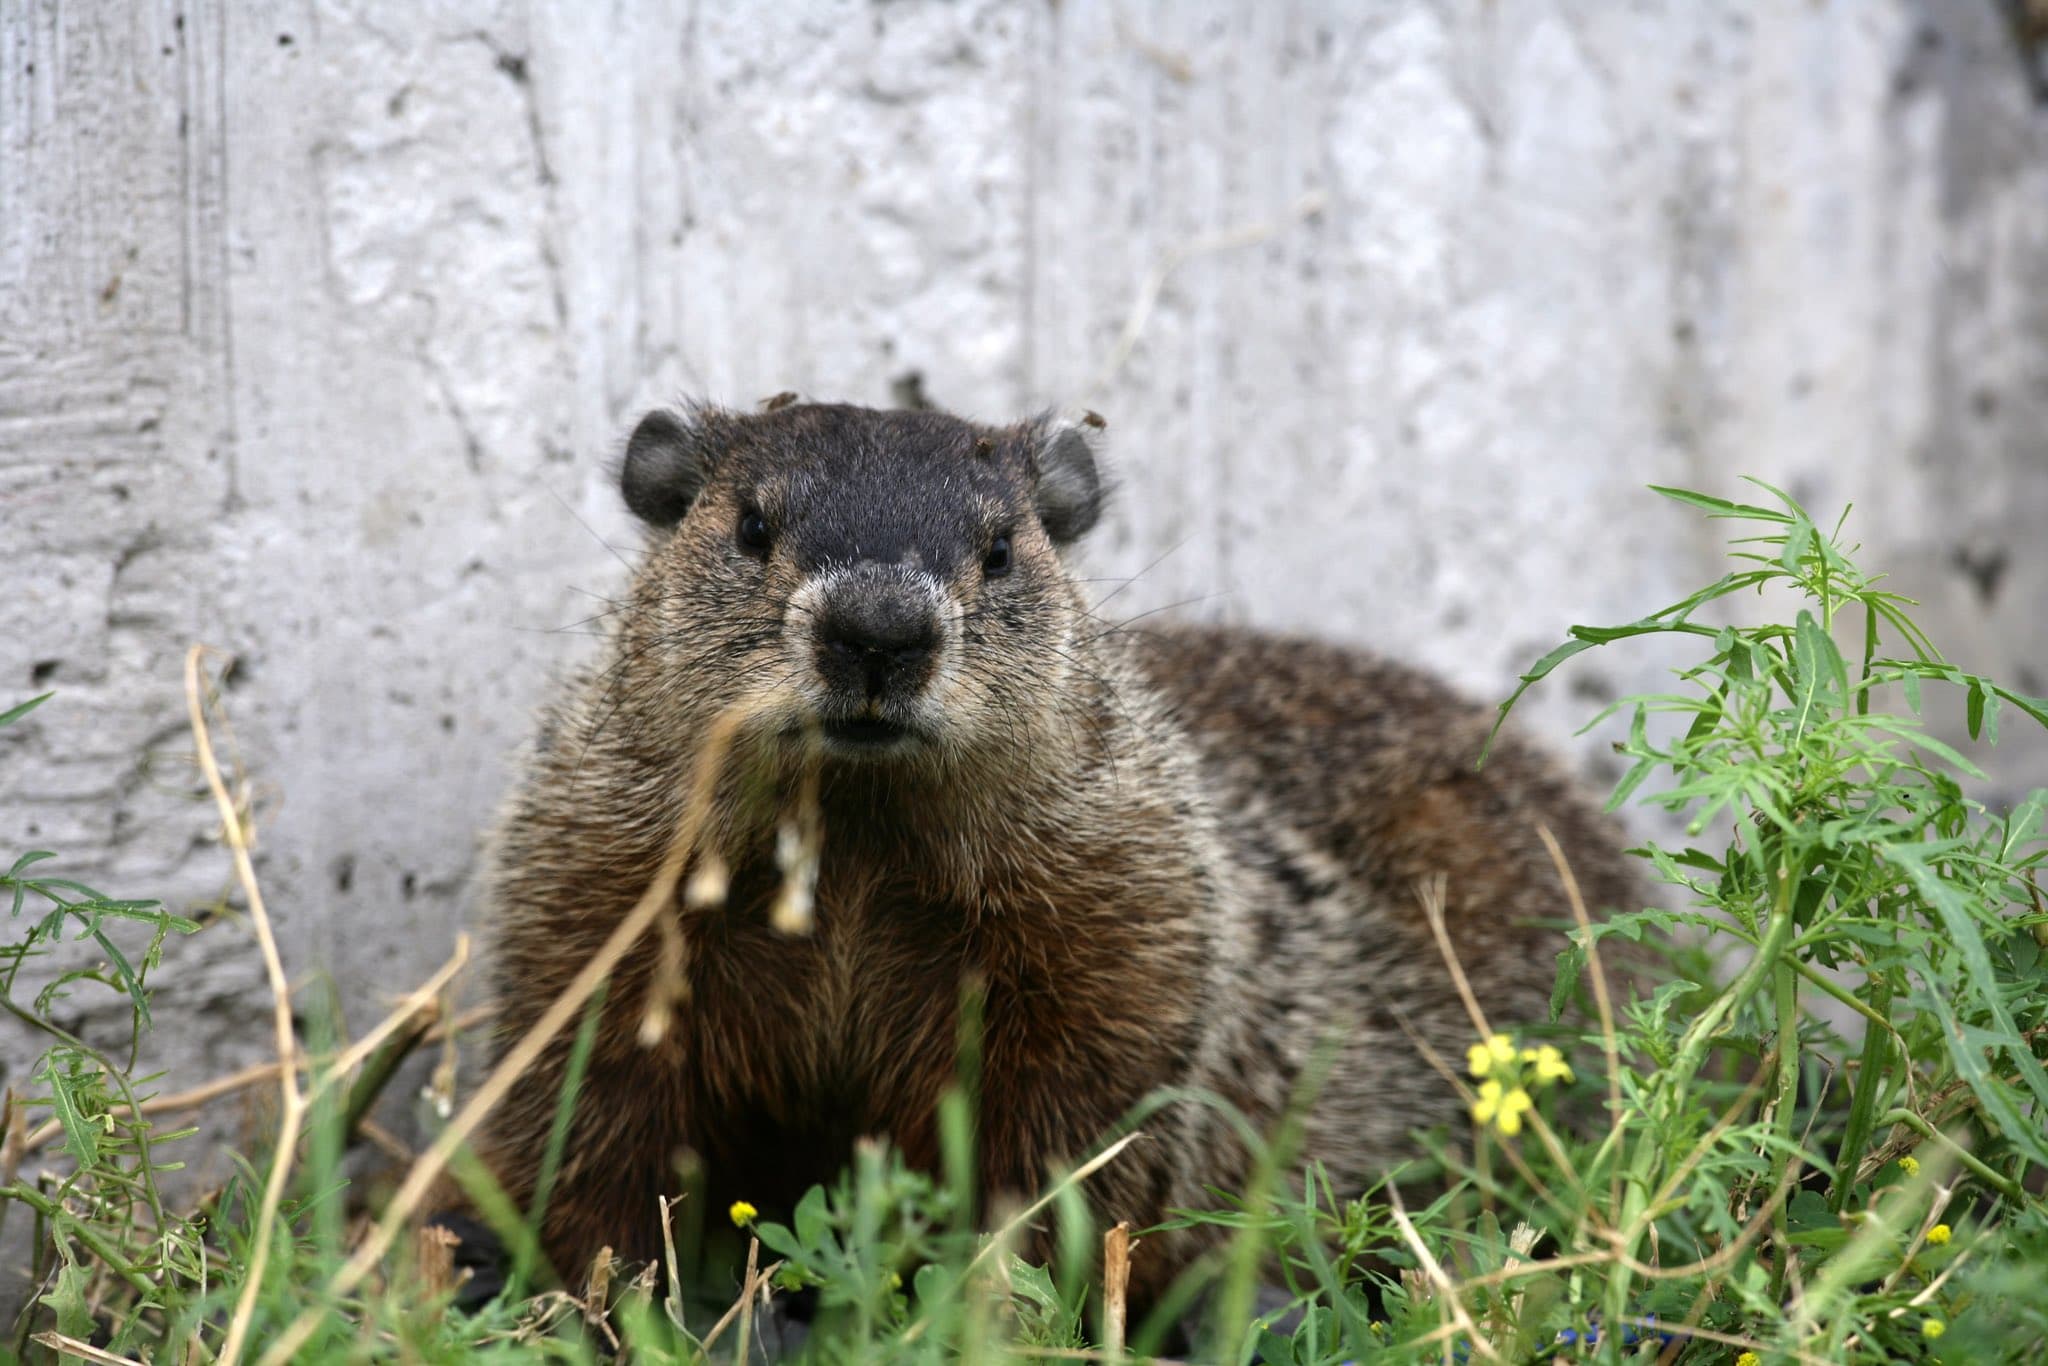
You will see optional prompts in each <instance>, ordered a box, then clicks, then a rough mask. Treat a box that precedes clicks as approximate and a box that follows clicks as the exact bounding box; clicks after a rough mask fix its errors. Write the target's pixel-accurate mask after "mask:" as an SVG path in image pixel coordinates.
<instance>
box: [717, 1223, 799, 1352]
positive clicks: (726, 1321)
mask: <svg viewBox="0 0 2048 1366" xmlns="http://www.w3.org/2000/svg"><path fill="white" fill-rule="evenodd" d="M755 1241H756V1243H758V1242H759V1240H758V1239H756V1240H755ZM782 1266H783V1264H782V1263H781V1262H770V1263H768V1265H766V1266H764V1267H762V1268H761V1270H760V1272H759V1273H758V1274H756V1275H754V1276H753V1277H752V1278H751V1279H747V1280H742V1281H741V1282H740V1294H739V1298H738V1299H736V1300H734V1301H733V1302H732V1304H731V1306H730V1307H729V1308H727V1310H726V1311H725V1312H724V1313H723V1314H720V1315H719V1316H718V1322H716V1323H714V1324H712V1325H711V1331H710V1332H708V1333H706V1334H705V1335H704V1340H703V1341H702V1342H700V1343H698V1344H697V1347H698V1350H700V1351H702V1352H703V1353H704V1354H705V1355H706V1356H709V1355H710V1354H711V1347H712V1344H714V1343H716V1342H717V1341H718V1339H719V1338H721V1337H723V1336H724V1335H725V1330H726V1329H728V1328H730V1327H732V1323H733V1320H734V1319H736V1318H738V1317H739V1316H740V1315H741V1314H742V1313H744V1312H746V1307H747V1306H748V1305H749V1304H751V1303H753V1300H754V1296H755V1294H757V1293H759V1292H762V1291H764V1290H765V1289H766V1288H767V1285H768V1283H769V1281H771V1280H773V1279H774V1277H775V1273H776V1272H778V1271H780V1270H782Z"/></svg>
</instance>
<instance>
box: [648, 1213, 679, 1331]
mask: <svg viewBox="0 0 2048 1366" xmlns="http://www.w3.org/2000/svg"><path fill="white" fill-rule="evenodd" d="M654 1198H655V1199H656V1200H657V1201H659V1202H660V1204H661V1264H662V1266H663V1267H664V1268H665V1269H666V1270H667V1272H668V1303H669V1317H670V1318H672V1319H673V1320H675V1321H676V1322H677V1323H681V1322H682V1314H683V1272H682V1268H681V1267H679V1266H677V1265H676V1230H675V1219H674V1213H675V1211H674V1207H673V1206H671V1205H670V1204H669V1199H668V1197H667V1196H666V1195H657V1196H655V1197H654ZM677 1203H681V1201H680V1200H678V1201H677Z"/></svg>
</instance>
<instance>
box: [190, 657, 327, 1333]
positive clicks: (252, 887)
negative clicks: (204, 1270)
mask: <svg viewBox="0 0 2048 1366" xmlns="http://www.w3.org/2000/svg"><path fill="white" fill-rule="evenodd" d="M206 653H207V651H206V647H205V646H203V645H194V646H193V647H192V648H191V649H190V650H188V651H186V653H185V709H186V712H187V714H188V715H189V716H190V718H191V722H192V739H193V742H194V744H195V745H196V746H197V748H198V752H199V767H200V769H201V771H202V772H204V773H205V775H206V786H207V787H208V788H209V789H210V790H211V791H212V793H213V801H214V805H215V806H216V807H218V808H219V810H220V819H221V833H222V836H223V837H224V838H225V839H226V840H227V842H228V848H229V849H230V850H231V851H232V852H233V855H234V863H235V877H236V879H237V880H238V881H239V882H240V883H241V886H242V893H243V895H244V896H246V897H247V898H248V899H249V920H250V923H251V924H252V925H253V926H254V928H255V931H256V942H257V944H258V946H259V947H260V948H261V949H262V951H263V971H264V974H265V975H266V976H267V977H268V978H269V979H270V999H271V1005H272V1014H273V1019H274V1024H275V1026H276V1031H277V1040H276V1043H277V1058H278V1064H279V1065H278V1073H277V1076H278V1091H279V1094H280V1098H281V1100H282V1102H283V1110H284V1113H283V1114H282V1115H281V1116H280V1118H279V1121H278V1136H277V1147H276V1149H275V1151H274V1152H273V1153H272V1155H271V1159H270V1176H269V1178H268V1179H267V1180H266V1181H265V1182H264V1186H263V1199H262V1203H261V1204H260V1205H259V1206H258V1207H257V1212H256V1229H255V1233H254V1236H253V1237H252V1239H251V1244H250V1253H249V1267H248V1273H247V1276H246V1277H245V1279H244V1280H243V1282H242V1291H241V1294H240V1295H238V1296H237V1297H236V1300H235V1312H234V1315H233V1317H232V1318H230V1319H229V1321H228V1332H227V1339H226V1341H225V1342H224V1343H223V1344H222V1346H221V1350H220V1357H219V1362H220V1366H234V1363H235V1362H237V1361H239V1360H240V1359H241V1355H242V1346H243V1344H244V1343H245V1342H246V1341H247V1340H248V1336H249V1323H250V1320H251V1319H252V1318H254V1316H255V1313H256V1296H257V1294H258V1292H259V1291H261V1289H262V1288H263V1273H264V1270H265V1267H266V1266H267V1264H268V1262H269V1260H270V1243H271V1234H272V1231H273V1230H274V1229H275V1227H276V1225H277V1207H278V1203H279V1202H280V1201H281V1200H283V1199H284V1191H285V1185H286V1182H287V1180H288V1179H289V1177H290V1174H291V1165H292V1153H293V1151H294V1149H296V1147H297V1146H298V1134H299V1124H300V1121H301V1120H302V1119H303V1118H304V1116H305V1108H306V1100H305V1096H304V1094H303V1093H302V1092H301V1091H300V1089H299V1074H298V1069H297V1068H296V1067H293V1066H292V1065H291V1060H292V1059H293V1058H296V1057H297V1056H298V1052H299V1047H298V1036H297V1034H296V1033H295V1032H294V1030H293V1027H292V993H291V984H290V982H288V981H287V980H286V978H285V973H284V959H283V958H282V957H280V956H279V954H278V951H277V938H276V936H275V935H273V934H272V933H271V930H270V912H269V911H268V910H267V909H266V908H265V907H264V904H263V889H262V888H261V887H259V886H258V885H257V882H256V865H255V862H254V861H253V860H252V859H251V858H250V857H249V836H248V831H247V830H246V829H245V828H244V827H243V824H242V814H241V812H240V811H238V810H236V809H235V803H234V799H233V798H232V797H230V796H229V795H228V788H227V783H226V782H225V781H223V780H222V778H221V773H220V764H219V762H218V761H217V760H216V759H215V758H214V754H213V739H212V736H211V735H210V734H209V733H208V730H207V726H206V698H205V694H204V693H203V692H202V691H201V689H200V686H199V680H200V669H199V665H200V661H201V660H202V659H203V658H204V657H205V655H206Z"/></svg>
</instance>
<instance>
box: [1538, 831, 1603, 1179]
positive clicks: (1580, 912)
mask: <svg viewBox="0 0 2048 1366" xmlns="http://www.w3.org/2000/svg"><path fill="white" fill-rule="evenodd" d="M1536 837H1537V838H1538V839H1540V840H1542V841H1543V847H1544V848H1545V849H1547V850H1548V851H1549V852H1550V862H1551V864H1552V865H1553V866H1554V867H1555V868H1556V869H1557V876H1558V880H1559V881H1560V882H1562V883H1564V897H1565V900H1566V901H1568V902H1570V903H1571V908H1572V919H1573V920H1576V921H1577V922H1578V925H1579V933H1580V934H1582V935H1584V936H1585V937H1586V967H1587V969H1588V971H1589V972H1590V973H1591V975H1592V978H1593V1005H1594V1008H1595V1009H1597V1010H1598V1011H1599V1012H1600V1049H1601V1051H1602V1052H1603V1053H1605V1054H1606V1055H1607V1114H1608V1121H1607V1122H1608V1124H1609V1125H1610V1126H1611V1127H1610V1132H1612V1131H1613V1130H1618V1129H1619V1128H1620V1127H1621V1125H1622V1108H1621V1043H1620V1040H1619V1039H1618V1038H1617V1037H1616V1035H1615V1032H1614V1000H1613V997H1612V995H1611V994H1610V992H1609V990H1608V986H1607V968H1606V965H1605V964H1603V963H1602V962H1601V961H1600V945H1599V943H1598V941H1597V940H1596V939H1595V937H1594V934H1593V918H1592V917H1591V916H1590V915H1588V914H1586V898H1585V896H1584V895H1583V894H1582V893H1581V892H1580V891H1579V879H1578V877H1577V876H1576V875H1575V874H1574V873H1573V872H1572V866H1571V864H1570V863H1568V862H1566V861H1565V856H1564V849H1563V848H1562V846H1560V845H1559V844H1558V842H1557V836H1555V835H1553V834H1551V833H1550V827H1549V826H1547V825H1544V824H1543V823H1542V822H1540V821H1539V822H1538V823H1537V825H1536ZM1607 1194H1608V1206H1607V1207H1608V1208H1609V1209H1615V1210H1618V1209H1620V1208H1621V1163H1620V1162H1616V1163H1614V1164H1613V1171H1612V1173H1611V1175H1610V1180H1609V1189H1608V1193H1607Z"/></svg>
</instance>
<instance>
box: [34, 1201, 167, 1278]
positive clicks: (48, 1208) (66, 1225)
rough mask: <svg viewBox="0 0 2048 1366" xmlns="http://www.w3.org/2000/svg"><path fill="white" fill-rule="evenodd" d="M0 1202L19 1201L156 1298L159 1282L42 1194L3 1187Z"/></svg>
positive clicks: (60, 1233)
mask: <svg viewBox="0 0 2048 1366" xmlns="http://www.w3.org/2000/svg"><path fill="white" fill-rule="evenodd" d="M0 1200H19V1201H21V1203H22V1204H24V1205H27V1206H28V1207H29V1208H30V1209H32V1210H34V1211H35V1212H36V1213H38V1214H40V1215H42V1216H43V1218H45V1219H47V1220H49V1222H50V1227H51V1229H52V1230H53V1232H54V1233H55V1234H56V1235H59V1236H61V1235H63V1234H66V1233H68V1234H70V1235H71V1236H72V1237H74V1238H76V1239H78V1241H79V1242H81V1243H84V1244H85V1245H86V1247H88V1248H90V1249H91V1250H92V1255H93V1256H95V1257H97V1258H99V1259H100V1260H101V1261H103V1262H105V1263H106V1264H107V1266H108V1268H109V1269H110V1270H112V1271H113V1272H114V1274H115V1275H117V1276H119V1277H120V1278H121V1279H122V1280H124V1281H126V1282H128V1284H130V1285H132V1286H134V1287H135V1289H136V1290H137V1291H139V1292H141V1293H142V1294H144V1295H155V1294H156V1291H157V1286H156V1282H154V1281H152V1280H151V1279H150V1278H149V1277H148V1276H146V1275H144V1274H143V1273H142V1272H141V1271H140V1270H139V1269H137V1268H136V1266H135V1265H134V1263H132V1262H130V1261H129V1260H128V1259H127V1258H126V1257H123V1256H122V1255H121V1250H120V1249H119V1248H117V1247H115V1246H114V1245H113V1244H112V1243H110V1242H108V1241H107V1240H106V1238H105V1237H104V1236H102V1235H101V1233H100V1232H99V1230H98V1229H95V1228H94V1227H93V1226H92V1225H90V1224H87V1223H84V1222H83V1221H81V1220H78V1219H74V1218H72V1217H71V1216H70V1215H68V1214H66V1213H65V1212H64V1209H63V1206H61V1205H59V1204H58V1203H57V1202H56V1201H55V1200H52V1199H50V1198H49V1197H47V1196H45V1195H44V1194H43V1193H42V1192H41V1191H37V1190H31V1189H30V1188H29V1187H27V1186H24V1185H22V1184H21V1183H20V1182H18V1181H17V1182H16V1183H15V1184H13V1185H11V1186H0Z"/></svg>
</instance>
